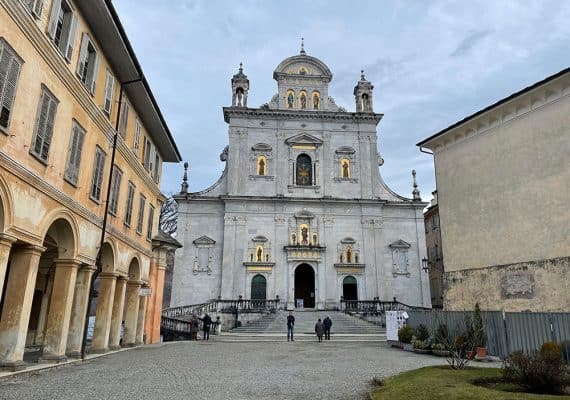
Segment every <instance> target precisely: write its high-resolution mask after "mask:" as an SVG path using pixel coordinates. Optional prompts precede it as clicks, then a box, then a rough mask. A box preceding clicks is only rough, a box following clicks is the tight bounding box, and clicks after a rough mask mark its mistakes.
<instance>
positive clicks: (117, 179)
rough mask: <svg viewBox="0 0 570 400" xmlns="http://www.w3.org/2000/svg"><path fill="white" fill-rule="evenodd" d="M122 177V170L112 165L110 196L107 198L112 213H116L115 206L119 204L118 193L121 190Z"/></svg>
mask: <svg viewBox="0 0 570 400" xmlns="http://www.w3.org/2000/svg"><path fill="white" fill-rule="evenodd" d="M122 178H123V171H121V170H120V168H119V167H117V166H116V165H113V175H112V177H111V197H110V198H109V212H110V213H111V214H112V215H115V216H116V215H117V208H118V205H119V193H120V191H121V179H122Z"/></svg>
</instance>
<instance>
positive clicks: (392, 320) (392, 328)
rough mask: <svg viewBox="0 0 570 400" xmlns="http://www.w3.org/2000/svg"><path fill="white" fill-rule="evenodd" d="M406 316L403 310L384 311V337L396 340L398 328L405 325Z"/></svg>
mask: <svg viewBox="0 0 570 400" xmlns="http://www.w3.org/2000/svg"><path fill="white" fill-rule="evenodd" d="M407 317H408V314H407V313H406V312H405V311H386V339H388V340H391V341H395V342H397V341H398V330H400V328H401V327H403V326H404V325H406V319H407Z"/></svg>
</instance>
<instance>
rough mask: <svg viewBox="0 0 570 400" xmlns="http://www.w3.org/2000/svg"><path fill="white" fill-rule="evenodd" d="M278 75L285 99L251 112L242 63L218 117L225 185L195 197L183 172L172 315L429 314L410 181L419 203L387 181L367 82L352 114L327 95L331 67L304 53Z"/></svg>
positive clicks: (419, 223) (418, 215)
mask: <svg viewBox="0 0 570 400" xmlns="http://www.w3.org/2000/svg"><path fill="white" fill-rule="evenodd" d="M273 78H274V79H275V80H276V81H277V86H278V93H277V94H276V95H275V96H273V98H272V99H271V101H270V102H269V103H267V104H264V105H262V106H261V107H259V108H250V107H248V105H247V97H248V92H249V80H248V79H247V76H246V75H245V74H244V73H243V68H242V67H241V65H240V69H239V72H238V73H237V74H236V75H234V76H233V78H232V105H231V106H230V107H225V108H224V109H223V112H224V119H225V122H226V123H228V125H229V145H228V146H227V147H226V148H225V149H224V150H223V152H222V154H221V155H220V158H221V160H222V161H225V162H226V167H225V169H224V171H223V173H222V176H221V177H220V179H219V180H218V181H217V182H216V183H214V184H213V185H212V186H211V187H209V188H208V189H206V190H203V191H200V192H194V193H190V192H188V184H187V170H185V173H184V181H183V184H182V190H181V193H180V194H179V195H176V196H175V199H176V201H177V202H178V205H179V220H178V240H179V241H180V242H181V243H182V244H183V246H184V247H183V248H182V249H181V250H179V251H178V253H177V254H176V260H175V266H174V275H173V282H172V301H171V306H179V305H189V304H198V303H202V302H205V301H208V300H210V299H216V298H222V299H238V298H240V297H241V298H243V299H254V300H255V299H276V298H278V299H280V301H282V302H283V304H286V305H287V307H288V308H289V309H291V308H293V307H305V308H313V307H314V308H318V309H324V308H335V307H338V306H339V304H340V300H341V299H342V298H344V299H346V300H373V299H376V298H378V299H380V300H383V301H391V300H392V299H393V298H394V297H395V298H396V299H397V300H398V301H401V302H403V303H406V304H410V305H417V306H428V307H429V306H430V293H429V279H428V275H427V273H426V272H425V271H423V270H422V268H421V267H422V265H421V260H422V258H424V257H425V254H426V252H425V236H424V221H423V214H422V210H423V208H424V207H425V206H426V203H424V202H422V201H421V199H420V195H419V191H418V190H417V186H416V184H415V173H414V190H413V198H405V197H402V196H399V195H397V194H396V193H394V192H392V191H391V190H390V189H389V188H388V187H387V186H386V184H385V183H384V182H383V180H382V178H381V176H380V171H379V167H380V166H381V165H382V163H383V161H382V158H381V157H380V155H379V153H378V149H377V140H378V138H377V133H376V127H377V125H378V123H379V122H380V120H381V119H382V114H378V113H374V112H373V103H372V100H373V97H372V94H373V85H372V84H371V83H370V82H369V81H367V80H366V79H365V77H364V74H362V76H361V79H360V80H359V81H358V83H357V85H356V87H355V88H354V96H355V103H356V112H347V111H346V110H345V109H343V108H342V107H339V106H337V105H336V104H335V102H334V100H333V99H332V97H330V96H329V94H328V86H329V83H330V82H331V80H332V73H331V71H330V70H329V68H328V67H327V66H326V65H325V64H324V63H323V62H322V61H320V60H319V59H317V58H315V57H312V56H309V55H307V54H306V52H305V50H304V49H302V50H301V53H300V54H299V55H296V56H293V57H289V58H287V59H285V60H284V61H282V62H281V63H280V64H279V65H278V66H277V68H276V69H275V71H274V73H273ZM185 167H186V169H187V164H186V165H185Z"/></svg>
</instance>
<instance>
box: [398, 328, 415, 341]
mask: <svg viewBox="0 0 570 400" xmlns="http://www.w3.org/2000/svg"><path fill="white" fill-rule="evenodd" d="M413 336H414V330H413V329H412V327H411V326H403V327H401V328H400V329H399V330H398V340H399V341H400V342H402V343H407V344H409V343H412V337H413Z"/></svg>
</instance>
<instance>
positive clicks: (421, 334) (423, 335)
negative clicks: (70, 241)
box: [416, 324, 429, 340]
mask: <svg viewBox="0 0 570 400" xmlns="http://www.w3.org/2000/svg"><path fill="white" fill-rule="evenodd" d="M416 337H417V338H418V339H419V340H428V339H429V330H428V328H427V326H425V325H424V324H419V325H418V327H417V328H416Z"/></svg>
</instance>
